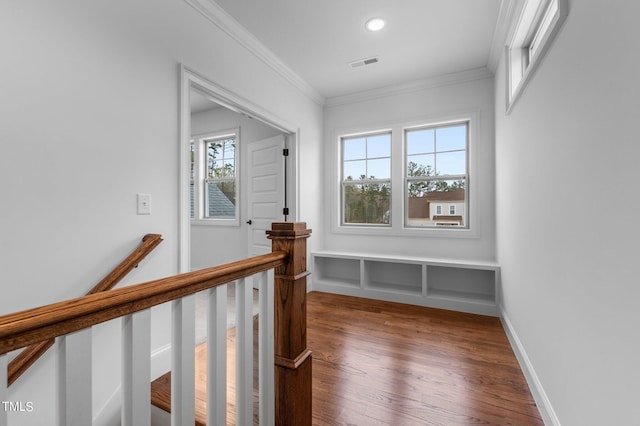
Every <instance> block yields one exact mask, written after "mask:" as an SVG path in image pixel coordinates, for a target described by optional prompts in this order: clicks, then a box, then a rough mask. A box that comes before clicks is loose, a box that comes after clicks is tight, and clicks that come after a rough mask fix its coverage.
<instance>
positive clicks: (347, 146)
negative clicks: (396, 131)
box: [341, 132, 391, 225]
mask: <svg viewBox="0 0 640 426" xmlns="http://www.w3.org/2000/svg"><path fill="white" fill-rule="evenodd" d="M341 148H342V176H341V180H342V197H341V198H342V203H341V205H342V209H341V210H342V223H343V224H350V225H352V224H369V225H389V224H390V223H391V133H390V132H385V133H372V134H365V135H358V136H349V137H343V138H342V139H341Z"/></svg>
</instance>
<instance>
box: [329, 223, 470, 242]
mask: <svg viewBox="0 0 640 426" xmlns="http://www.w3.org/2000/svg"><path fill="white" fill-rule="evenodd" d="M333 233H334V234H346V235H372V236H381V237H417V238H467V239H477V238H479V236H478V233H477V232H476V231H475V230H474V229H473V228H463V227H460V228H455V229H454V228H451V227H447V228H442V229H441V228H434V227H429V228H419V227H415V228H414V227H412V228H407V227H402V228H399V227H398V228H394V227H388V226H387V227H384V228H383V227H374V226H347V225H342V226H338V227H334V229H333Z"/></svg>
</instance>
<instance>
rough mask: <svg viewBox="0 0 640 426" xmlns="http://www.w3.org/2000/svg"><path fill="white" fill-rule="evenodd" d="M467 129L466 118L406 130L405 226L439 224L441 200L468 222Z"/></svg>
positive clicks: (451, 210) (441, 213)
mask: <svg viewBox="0 0 640 426" xmlns="http://www.w3.org/2000/svg"><path fill="white" fill-rule="evenodd" d="M468 133H469V132H468V122H463V123H454V124H447V125H442V126H429V127H419V128H411V129H406V130H405V156H406V157H405V165H406V168H405V188H406V194H405V196H406V200H405V201H406V203H405V205H406V206H407V208H406V215H405V226H406V227H432V226H439V225H440V221H441V220H442V217H441V216H442V215H443V205H444V204H448V205H449V215H453V214H455V212H456V210H457V209H459V211H460V212H461V215H460V218H459V220H457V226H467V225H465V224H466V223H467V221H466V220H465V219H466V218H465V213H464V212H465V211H466V210H467V209H466V205H467V193H466V192H467V190H466V188H467V185H466V183H467V181H468V177H467V145H468Z"/></svg>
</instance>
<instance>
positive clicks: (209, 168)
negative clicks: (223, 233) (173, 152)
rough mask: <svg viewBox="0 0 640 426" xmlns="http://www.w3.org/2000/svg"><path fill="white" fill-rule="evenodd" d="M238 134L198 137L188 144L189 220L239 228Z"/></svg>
mask: <svg viewBox="0 0 640 426" xmlns="http://www.w3.org/2000/svg"><path fill="white" fill-rule="evenodd" d="M238 176H239V174H238V132H237V131H233V132H224V133H217V134H208V135H201V136H198V137H196V138H194V139H193V140H192V142H191V188H192V189H191V218H192V220H193V221H196V222H199V223H208V224H227V225H237V224H239V209H238V198H239V197H238V194H237V189H238V187H239V185H238Z"/></svg>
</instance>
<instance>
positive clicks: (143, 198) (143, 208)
mask: <svg viewBox="0 0 640 426" xmlns="http://www.w3.org/2000/svg"><path fill="white" fill-rule="evenodd" d="M138 214H151V194H138Z"/></svg>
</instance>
